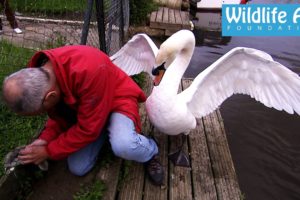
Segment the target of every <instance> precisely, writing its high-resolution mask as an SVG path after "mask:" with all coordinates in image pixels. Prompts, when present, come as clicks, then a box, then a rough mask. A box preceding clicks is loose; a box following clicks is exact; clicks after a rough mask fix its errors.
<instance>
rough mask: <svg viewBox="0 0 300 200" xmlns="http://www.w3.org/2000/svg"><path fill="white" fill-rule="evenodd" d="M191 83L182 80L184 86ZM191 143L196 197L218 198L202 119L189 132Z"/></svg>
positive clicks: (213, 199)
mask: <svg viewBox="0 0 300 200" xmlns="http://www.w3.org/2000/svg"><path fill="white" fill-rule="evenodd" d="M191 83H192V80H188V79H185V80H183V81H182V84H183V87H184V88H187V87H188V86H189V85H190V84H191ZM189 143H190V146H191V148H190V157H191V167H192V184H193V194H194V199H195V200H216V199H217V192H216V188H215V183H214V178H213V172H212V169H211V160H210V157H209V152H208V146H207V142H206V136H205V133H204V125H203V122H202V119H198V120H197V127H196V128H195V129H194V130H192V131H191V133H190V134H189Z"/></svg>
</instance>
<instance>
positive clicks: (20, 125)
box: [0, 40, 45, 177]
mask: <svg viewBox="0 0 300 200" xmlns="http://www.w3.org/2000/svg"><path fill="white" fill-rule="evenodd" d="M33 53H34V51H33V50H30V49H26V48H19V47H15V46H13V45H11V44H9V43H8V42H6V41H4V40H1V41H0V55H1V57H0V83H1V87H0V94H1V96H2V83H3V79H4V77H5V76H7V75H9V74H11V73H12V72H15V71H17V70H18V69H20V68H23V67H24V66H26V64H27V62H28V60H29V58H30V57H31V56H32V55H33ZM0 113H1V115H0V177H1V176H2V175H3V173H4V171H3V158H4V156H5V155H6V154H7V153H8V152H9V151H10V150H12V149H13V148H15V147H17V146H20V145H24V144H26V143H28V142H29V141H30V140H31V139H32V137H33V136H34V135H35V134H36V133H37V131H38V130H39V129H40V128H41V127H42V124H43V122H44V120H45V117H41V116H37V117H21V116H17V115H16V114H14V113H12V112H11V111H10V110H8V109H7V107H6V106H5V105H4V103H3V101H2V99H1V98H0Z"/></svg>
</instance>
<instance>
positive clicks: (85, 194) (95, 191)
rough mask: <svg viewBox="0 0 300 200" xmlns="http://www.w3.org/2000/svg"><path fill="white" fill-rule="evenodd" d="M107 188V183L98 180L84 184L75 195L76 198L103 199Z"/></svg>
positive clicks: (81, 199)
mask: <svg viewBox="0 0 300 200" xmlns="http://www.w3.org/2000/svg"><path fill="white" fill-rule="evenodd" d="M105 190H106V187H105V184H104V183H103V182H102V181H100V180H97V181H95V182H94V183H93V184H91V185H87V186H84V187H83V188H81V189H80V191H79V192H78V193H76V194H75V195H74V197H73V198H74V200H95V199H102V197H103V193H104V191H105Z"/></svg>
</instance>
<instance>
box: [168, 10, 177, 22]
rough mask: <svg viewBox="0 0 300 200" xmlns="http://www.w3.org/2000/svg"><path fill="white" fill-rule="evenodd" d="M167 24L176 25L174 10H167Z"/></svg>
mask: <svg viewBox="0 0 300 200" xmlns="http://www.w3.org/2000/svg"><path fill="white" fill-rule="evenodd" d="M169 23H170V24H176V21H175V12H174V9H169Z"/></svg>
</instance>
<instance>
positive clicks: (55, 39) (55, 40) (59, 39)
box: [43, 32, 67, 49]
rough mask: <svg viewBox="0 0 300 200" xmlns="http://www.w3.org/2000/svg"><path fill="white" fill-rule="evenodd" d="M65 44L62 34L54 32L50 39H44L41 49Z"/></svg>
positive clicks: (65, 39)
mask: <svg viewBox="0 0 300 200" xmlns="http://www.w3.org/2000/svg"><path fill="white" fill-rule="evenodd" d="M66 44H67V38H66V37H65V36H63V35H62V34H61V33H60V32H54V33H53V34H52V37H51V39H49V40H48V41H46V45H45V47H43V49H52V48H57V47H61V46H65V45H66Z"/></svg>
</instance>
